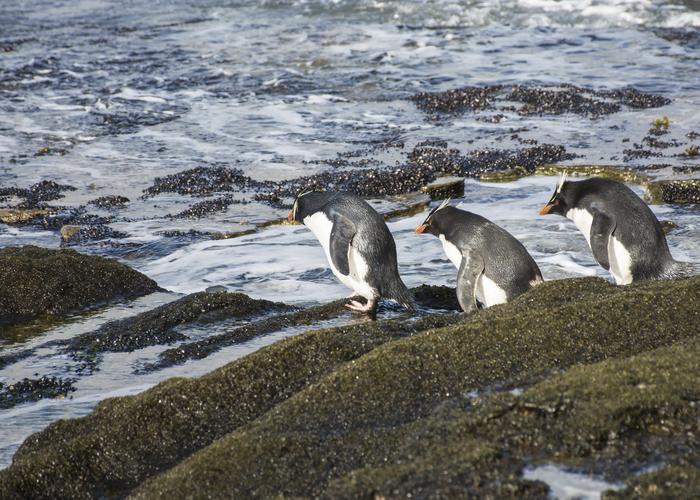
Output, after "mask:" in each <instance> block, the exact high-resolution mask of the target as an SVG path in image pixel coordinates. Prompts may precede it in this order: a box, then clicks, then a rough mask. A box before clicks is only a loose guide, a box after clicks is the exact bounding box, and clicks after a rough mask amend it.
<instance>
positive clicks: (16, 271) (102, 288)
mask: <svg viewBox="0 0 700 500" xmlns="http://www.w3.org/2000/svg"><path fill="white" fill-rule="evenodd" d="M0 283H2V287H0V324H7V323H16V322H19V321H24V320H28V319H32V318H36V317H40V316H64V315H66V314H68V313H70V312H75V311H79V310H81V309H84V308H86V307H91V306H96V305H98V304H102V303H105V302H107V301H110V300H115V299H124V298H134V297H138V296H141V295H145V294H147V293H150V292H153V291H155V290H157V289H158V286H157V285H156V283H155V282H154V281H153V280H151V279H149V278H147V277H146V276H144V275H143V274H141V273H139V272H137V271H134V270H133V269H131V268H129V267H127V266H125V265H124V264H120V263H118V262H116V261H114V260H110V259H105V258H102V257H96V256H88V255H82V254H79V253H78V252H76V251H74V250H67V249H66V250H49V249H44V248H38V247H33V246H25V247H18V248H4V249H1V250H0Z"/></svg>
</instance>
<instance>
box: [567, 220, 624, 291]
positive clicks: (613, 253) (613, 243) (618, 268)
mask: <svg viewBox="0 0 700 500" xmlns="http://www.w3.org/2000/svg"><path fill="white" fill-rule="evenodd" d="M566 217H567V219H571V220H572V221H574V224H576V227H577V228H578V229H579V231H581V232H582V233H583V235H584V236H585V237H586V241H587V242H588V246H589V247H590V246H591V226H592V225H593V216H592V215H591V214H590V213H589V212H588V211H587V210H584V209H582V208H572V209H571V210H569V211H568V212H566ZM608 263H609V264H610V274H612V276H613V278H614V279H615V283H617V284H618V285H629V284H630V283H632V257H631V256H630V253H629V252H628V251H627V249H626V248H625V247H624V246H623V245H622V243H620V242H619V241H618V240H617V239H616V238H615V236H614V235H611V236H610V237H609V238H608Z"/></svg>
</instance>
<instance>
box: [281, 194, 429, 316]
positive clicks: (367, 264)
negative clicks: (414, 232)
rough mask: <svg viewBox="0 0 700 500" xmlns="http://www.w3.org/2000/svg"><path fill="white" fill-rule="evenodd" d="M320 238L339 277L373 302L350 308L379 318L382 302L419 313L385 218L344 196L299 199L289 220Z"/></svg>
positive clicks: (353, 303) (357, 199)
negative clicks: (399, 266) (404, 279)
mask: <svg viewBox="0 0 700 500" xmlns="http://www.w3.org/2000/svg"><path fill="white" fill-rule="evenodd" d="M287 220H289V222H300V223H303V224H304V225H305V226H306V227H308V228H309V229H310V230H311V232H313V233H314V235H315V236H316V238H317V239H318V241H319V242H320V243H321V246H322V247H323V250H324V251H325V252H326V257H327V258H328V263H329V264H330V267H331V271H333V274H334V275H335V276H336V277H337V278H338V279H339V280H340V281H341V282H342V283H343V284H344V285H345V286H347V287H348V288H350V289H352V290H353V292H354V293H355V294H357V295H359V296H361V297H364V298H365V299H367V303H366V304H364V305H363V304H362V303H360V302H358V301H356V300H352V301H351V302H350V303H348V304H346V307H348V308H349V309H352V310H354V311H357V312H362V313H368V314H370V315H372V316H373V315H374V314H375V313H376V310H377V305H378V300H379V298H380V297H384V298H387V299H392V300H394V301H396V302H398V303H399V304H401V305H402V306H404V307H405V308H407V309H409V310H414V309H415V304H414V300H413V295H412V294H411V292H410V291H409V290H408V289H407V288H406V285H404V283H403V281H401V277H400V276H399V269H398V264H397V260H396V244H395V243H394V238H393V237H392V235H391V232H389V228H388V227H387V226H386V223H385V222H384V218H383V217H382V216H381V215H379V214H378V213H377V211H376V210H374V209H373V208H372V207H371V206H370V205H369V203H367V202H366V201H364V200H363V199H362V198H360V197H358V196H356V195H354V194H351V193H344V192H323V191H310V192H305V193H301V194H300V195H299V196H297V197H296V199H295V200H294V205H293V206H292V210H290V212H289V215H288V216H287Z"/></svg>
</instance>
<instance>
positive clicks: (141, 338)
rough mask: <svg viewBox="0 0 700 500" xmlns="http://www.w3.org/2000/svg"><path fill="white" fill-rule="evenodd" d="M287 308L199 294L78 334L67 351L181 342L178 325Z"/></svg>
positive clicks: (236, 296)
mask: <svg viewBox="0 0 700 500" xmlns="http://www.w3.org/2000/svg"><path fill="white" fill-rule="evenodd" d="M290 309H293V308H292V307H291V306H288V305H286V304H282V303H279V302H271V301H269V300H259V299H251V298H250V297H248V296H247V295H245V294H242V293H227V292H214V293H210V292H199V293H194V294H192V295H188V296H186V297H183V298H181V299H178V300H176V301H174V302H170V303H168V304H165V305H162V306H159V307H156V308H155V309H153V310H150V311H146V312H144V313H141V314H138V315H136V316H133V317H130V318H125V319H120V320H116V321H110V322H109V323H107V324H105V325H104V326H102V327H100V328H99V329H97V330H95V331H94V332H89V333H85V334H82V335H78V336H77V337H75V338H73V339H71V340H70V341H69V342H67V350H68V351H71V352H74V351H81V352H89V353H98V352H105V351H112V352H128V351H133V350H134V349H141V348H143V347H147V346H150V345H157V344H164V343H170V342H174V341H176V340H185V339H186V338H187V337H186V336H185V335H183V334H182V333H180V332H178V331H177V330H176V329H175V328H176V327H177V326H179V325H183V324H188V323H199V324H207V323H215V322H218V321H222V320H225V319H233V318H238V319H246V318H251V317H254V316H257V315H261V314H270V313H275V312H282V311H288V310H290Z"/></svg>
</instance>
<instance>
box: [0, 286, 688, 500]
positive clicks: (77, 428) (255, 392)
mask: <svg viewBox="0 0 700 500" xmlns="http://www.w3.org/2000/svg"><path fill="white" fill-rule="evenodd" d="M699 295H700V277H695V278H687V279H678V280H674V281H664V282H649V283H644V284H641V285H635V286H629V287H614V286H612V285H610V284H609V283H607V282H605V281H603V280H600V279H591V278H582V279H574V280H562V281H555V282H547V283H544V284H543V285H542V286H540V287H537V288H535V289H533V290H532V291H531V292H528V293H527V294H524V295H523V296H521V297H519V298H518V299H517V300H515V301H513V302H512V303H509V304H504V305H501V306H496V307H493V308H490V309H487V310H483V311H480V312H478V313H476V314H474V315H471V316H466V317H465V316H463V315H449V316H428V317H423V318H419V319H417V320H411V319H396V320H389V321H378V322H368V323H361V324H357V325H353V326H350V327H340V328H331V329H327V330H317V331H311V332H307V333H306V334H302V335H299V336H297V337H293V338H289V339H286V340H284V341H282V342H278V343H276V344H273V345H271V346H269V347H267V348H264V349H261V350H260V351H257V352H255V353H253V354H251V355H249V356H246V357H245V358H242V359H240V360H237V361H235V362H233V363H231V364H229V365H227V366H225V367H223V368H221V369H219V370H216V371H214V372H212V373H211V374H209V375H206V376H204V377H202V378H200V379H194V380H186V379H171V380H168V381H166V382H164V383H162V384H160V385H158V386H156V387H154V388H153V389H150V390H148V391H146V392H144V393H142V394H140V395H137V396H133V397H127V398H115V399H111V400H107V401H104V402H102V403H100V404H99V405H98V406H97V408H96V409H95V411H94V412H93V413H92V414H91V415H89V416H87V417H84V418H81V419H74V420H64V421H59V422H56V423H54V424H52V425H51V426H49V427H48V428H47V429H46V430H45V431H43V432H41V433H37V434H35V435H33V436H31V437H30V438H28V439H27V440H26V441H25V443H24V444H23V446H22V447H21V448H20V450H19V451H18V452H17V454H16V455H15V458H14V462H13V464H12V466H11V467H9V468H8V469H6V470H4V471H0V496H8V497H11V496H12V494H15V495H22V494H25V495H26V494H31V495H33V496H39V497H41V496H44V497H66V496H75V497H89V496H93V495H103V496H104V495H117V496H121V495H126V494H128V493H129V492H133V493H134V494H135V496H136V497H142V498H154V497H165V496H173V495H175V496H178V497H182V496H194V497H196V496H199V495H202V494H204V493H205V492H206V494H207V495H209V496H212V497H231V496H239V497H245V496H249V495H261V496H270V495H283V496H327V497H340V498H342V497H346V498H355V497H357V496H358V495H359V496H374V495H384V496H388V497H391V496H399V495H404V494H405V493H408V492H411V493H415V494H418V495H419V496H420V495H421V494H427V493H430V494H436V495H438V494H440V493H444V494H445V495H450V494H458V493H459V494H463V495H469V494H472V495H489V494H490V495H493V496H505V495H520V496H524V497H531V498H542V497H544V496H545V495H546V486H545V485H544V484H543V483H540V482H532V481H527V480H525V479H523V478H522V476H521V472H522V469H523V468H524V467H525V465H527V464H528V463H530V462H531V461H534V462H538V463H542V462H555V463H564V464H568V465H569V466H575V467H580V468H583V469H584V470H592V471H596V467H601V466H606V465H610V467H609V472H606V471H600V472H602V473H604V474H606V475H611V476H613V477H611V479H615V480H623V479H627V478H629V477H631V476H632V475H633V473H634V472H636V471H637V470H639V468H640V467H641V466H644V465H649V464H650V463H658V461H660V460H661V461H663V462H665V463H670V464H678V465H680V466H683V467H686V466H688V465H689V464H692V463H694V464H696V465H697V461H698V459H699V457H698V449H697V446H696V445H693V444H692V443H693V442H695V443H696V442H697V441H692V436H696V435H697V431H698V429H697V425H698V416H699V415H698V407H697V401H700V394H696V392H697V391H696V389H694V387H695V386H696V384H695V385H693V383H694V381H697V378H698V376H699V375H700V374H699V373H697V370H698V364H697V363H696V360H697V356H698V354H700V339H698V337H697V326H696V325H697V324H698V321H700V311H699V310H698V309H697V298H698V296H699ZM515 387H525V391H524V392H522V394H521V393H520V391H515V392H513V393H511V392H508V390H509V389H512V388H515ZM475 391H476V392H475ZM694 391H695V392H694ZM577 429H580V430H581V431H580V432H577ZM635 443H639V444H638V445H636V444H635ZM688 443H690V444H688ZM654 450H656V454H654V453H652V452H654ZM683 457H686V458H683ZM684 460H685V461H684ZM596 464H601V465H596ZM679 481H680V479H679ZM135 488H136V490H135V491H134V489H135ZM421 492H422V493H421ZM433 492H434V493H433Z"/></svg>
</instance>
